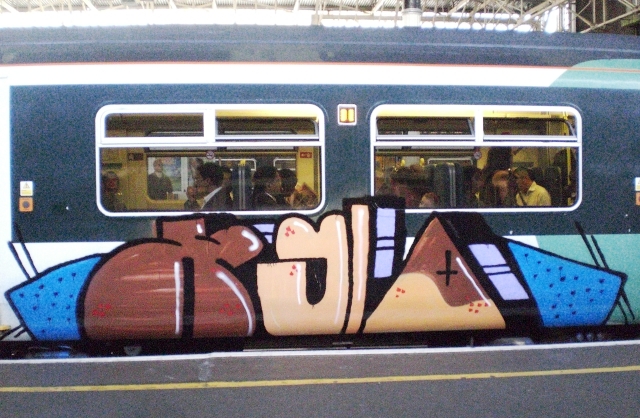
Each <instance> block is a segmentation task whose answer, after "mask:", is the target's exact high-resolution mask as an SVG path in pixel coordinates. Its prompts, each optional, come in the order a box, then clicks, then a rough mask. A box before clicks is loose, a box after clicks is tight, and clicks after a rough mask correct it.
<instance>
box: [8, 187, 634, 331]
mask: <svg viewBox="0 0 640 418" xmlns="http://www.w3.org/2000/svg"><path fill="white" fill-rule="evenodd" d="M405 242H406V230H405V226H404V211H403V209H402V204H401V203H400V202H399V201H398V200H396V199H394V198H389V197H387V198H373V197H372V198H362V199H346V200H345V201H344V205H343V210H341V211H333V212H330V213H327V214H325V215H324V216H322V217H321V218H319V219H318V220H317V221H314V220H311V219H310V218H307V217H304V216H301V215H297V214H290V215H286V216H282V217H280V218H279V219H277V220H276V222H272V223H269V222H268V221H265V222H259V223H258V222H253V223H250V222H249V221H246V220H240V219H237V218H235V217H234V216H231V215H227V214H202V215H190V216H183V217H163V218H159V219H157V220H156V237H153V238H146V239H141V240H135V241H132V242H128V243H125V244H124V245H122V246H120V247H118V248H116V249H115V250H113V251H111V252H109V253H106V254H96V255H92V256H90V257H85V258H82V259H79V260H72V261H69V262H66V263H63V264H61V265H58V266H55V267H52V268H50V269H48V270H46V271H44V272H41V273H38V274H37V275H36V276H35V277H33V278H30V279H29V280H27V281H26V282H24V283H21V284H19V285H18V286H16V287H14V288H12V289H9V290H8V291H7V292H6V293H5V296H6V298H7V300H8V301H9V303H10V304H11V306H12V308H13V309H14V311H15V313H16V315H17V316H18V318H19V319H20V322H21V328H22V329H23V330H24V332H28V333H29V335H30V337H31V338H32V339H35V340H43V341H47V340H48V341H61V340H69V341H73V340H81V339H91V340H110V339H153V338H159V339H191V338H214V337H231V336H251V335H254V334H255V333H256V332H257V331H260V332H266V333H268V334H270V335H274V336H278V335H301V334H341V333H343V334H355V333H382V332H385V333H386V332H409V331H437V330H476V329H505V328H512V329H519V328H522V327H564V326H590V325H601V324H604V323H606V321H607V319H608V318H609V316H610V315H611V313H612V312H613V310H614V309H615V308H616V307H618V306H621V305H620V300H621V299H624V285H625V281H626V275H625V274H624V273H620V272H616V271H612V270H610V269H607V268H601V267H599V266H592V265H587V264H584V263H581V262H577V261H573V260H569V259H566V258H563V257H560V256H558V255H555V254H551V253H549V252H546V251H544V250H541V249H538V248H535V247H532V246H529V245H526V244H522V243H519V242H516V241H511V240H508V239H506V238H503V237H500V236H497V235H495V234H493V233H492V231H491V229H490V228H489V226H488V225H487V224H486V222H485V221H484V219H483V218H482V216H481V215H479V214H477V213H462V212H449V213H437V212H434V213H432V214H431V215H430V216H429V217H428V218H427V219H426V220H425V223H424V225H423V227H422V229H421V230H420V231H419V233H418V234H416V237H415V239H414V241H413V244H412V246H411V248H410V249H409V251H408V252H407V255H406V258H405V257H403V255H404V250H405V248H404V247H405Z"/></svg>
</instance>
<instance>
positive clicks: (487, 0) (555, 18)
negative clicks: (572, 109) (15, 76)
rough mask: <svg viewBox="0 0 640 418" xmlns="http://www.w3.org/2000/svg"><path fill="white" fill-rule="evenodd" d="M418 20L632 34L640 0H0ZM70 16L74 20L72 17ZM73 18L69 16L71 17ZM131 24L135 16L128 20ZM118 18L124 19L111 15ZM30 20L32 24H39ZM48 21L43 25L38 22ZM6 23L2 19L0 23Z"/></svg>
mask: <svg viewBox="0 0 640 418" xmlns="http://www.w3.org/2000/svg"><path fill="white" fill-rule="evenodd" d="M122 11H127V12H129V13H134V14H135V13H137V16H138V17H137V18H134V19H137V24H140V22H142V23H143V24H157V23H176V22H175V20H176V18H177V17H178V16H182V17H186V21H192V22H195V23H223V24H243V23H247V24H285V25H286V24H302V25H305V24H307V25H325V26H354V27H356V26H384V27H396V26H423V27H443V28H444V27H449V28H473V29H491V30H522V31H551V32H610V33H625V34H633V35H637V34H638V27H639V25H640V0H0V26H1V25H2V21H3V20H4V21H5V22H12V23H10V24H9V25H8V26H11V25H12V24H15V22H17V21H25V22H28V21H29V20H30V19H32V20H33V22H36V21H38V19H42V18H43V16H45V15H46V16H47V17H46V18H45V19H47V21H48V22H50V23H49V25H51V24H54V23H51V22H52V20H51V19H52V16H54V18H53V19H54V20H55V16H57V17H58V18H59V20H60V22H62V23H61V24H62V25H74V24H83V23H77V22H79V21H82V22H88V23H85V24H89V25H91V24H97V23H92V22H95V21H96V20H95V19H96V18H97V17H107V16H108V17H111V18H113V19H116V20H118V19H122V17H121V16H123V14H122V13H120V12H122ZM71 17H73V19H75V20H71ZM74 22H76V23H74ZM132 23H133V24H136V22H132ZM118 24H123V23H122V21H121V20H120V21H118ZM42 25H43V24H34V25H33V26H42ZM44 25H47V24H44ZM4 26H6V25H4Z"/></svg>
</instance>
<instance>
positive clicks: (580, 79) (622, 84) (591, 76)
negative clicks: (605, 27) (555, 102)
mask: <svg viewBox="0 0 640 418" xmlns="http://www.w3.org/2000/svg"><path fill="white" fill-rule="evenodd" d="M551 87H573V88H591V89H621V90H640V60H623V59H617V60H596V61H586V62H583V63H580V64H578V65H575V66H573V67H571V68H570V69H568V70H567V71H566V72H564V73H563V74H562V75H561V76H560V77H558V79H557V80H556V81H554V82H553V84H551Z"/></svg>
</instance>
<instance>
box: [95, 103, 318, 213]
mask: <svg viewBox="0 0 640 418" xmlns="http://www.w3.org/2000/svg"><path fill="white" fill-rule="evenodd" d="M105 120H106V123H105V127H106V132H105V133H104V137H105V138H108V140H109V142H108V143H109V147H102V148H99V175H100V182H101V187H100V202H101V206H102V208H103V209H104V210H105V211H107V212H150V211H156V212H158V211H161V212H185V211H188V212H193V211H244V212H246V211H274V210H278V211H281V210H312V209H315V208H317V207H318V205H319V204H320V201H321V190H322V184H321V179H322V175H321V167H322V161H321V157H322V149H321V146H320V141H319V140H318V128H317V121H316V120H315V119H313V118H306V119H305V118H301V117H296V118H284V117H280V118H272V117H247V118H244V119H243V118H241V117H234V118H222V119H220V120H219V121H217V122H216V126H217V127H218V134H219V135H225V137H227V136H231V135H245V137H244V138H243V139H242V143H241V144H240V145H236V144H237V143H233V144H231V146H226V145H225V144H222V142H223V140H217V141H218V142H216V143H213V142H211V144H212V145H211V146H204V145H202V144H201V143H195V145H192V146H191V147H190V146H188V145H186V143H184V142H181V141H183V138H186V140H187V143H188V139H189V138H208V137H207V135H206V133H205V132H203V129H205V125H204V123H203V115H202V114H181V113H171V114H146V113H130V114H121V113H118V114H109V115H107V116H106V117H105ZM246 135H249V136H248V137H247V136H246ZM283 135H285V136H286V137H285V138H283V137H282V136H283ZM119 138H122V140H120V139H119ZM137 138H143V139H142V140H140V139H137ZM167 138H169V142H167ZM274 140H275V141H278V142H277V144H276V145H273V141H274ZM118 141H120V142H118ZM154 141H156V142H157V143H155V144H154ZM171 141H174V142H175V143H172V142H171ZM269 141H271V143H270V144H268V145H267V143H269ZM296 141H298V142H297V143H296ZM219 143H220V144H219ZM128 144H137V145H128ZM144 144H148V146H147V145H144ZM176 144H178V145H176ZM180 144H182V145H180ZM301 144H302V145H301ZM154 145H155V146H154Z"/></svg>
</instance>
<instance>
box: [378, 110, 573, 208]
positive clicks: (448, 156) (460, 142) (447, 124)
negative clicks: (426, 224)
mask: <svg viewBox="0 0 640 418" xmlns="http://www.w3.org/2000/svg"><path fill="white" fill-rule="evenodd" d="M434 109H435V110H434ZM452 109H453V108H452ZM478 109H479V110H478V111H473V107H472V106H466V107H461V109H453V110H452V114H455V113H456V112H457V113H458V114H460V113H464V112H466V113H467V114H469V115H471V114H473V115H476V117H480V119H479V120H476V121H474V120H473V118H472V117H471V116H465V117H459V116H456V117H453V116H452V117H449V116H447V115H446V114H445V111H443V110H442V109H436V108H435V107H434V106H422V107H421V106H415V107H412V108H409V107H407V106H405V107H400V109H399V110H396V108H394V107H393V106H386V107H385V106H382V110H379V114H378V115H379V116H378V118H377V120H375V122H373V123H375V124H376V127H377V131H376V134H377V136H376V137H375V138H373V140H374V169H375V174H374V175H375V179H374V193H375V194H376V195H385V194H386V195H395V196H399V197H402V198H404V200H405V203H406V207H407V208H410V209H413V208H514V209H518V208H525V207H536V208H546V207H550V208H551V207H555V208H569V207H571V206H573V205H574V204H575V203H576V202H577V201H578V198H579V196H578V190H579V188H578V180H579V179H578V178H577V173H578V172H579V167H578V166H577V163H578V161H579V160H580V159H579V158H578V156H579V153H580V143H579V138H578V136H577V132H578V129H577V126H576V123H577V118H576V116H575V115H574V114H572V111H571V110H570V109H560V108H551V109H540V110H536V109H524V110H523V109H507V108H498V109H497V110H496V109H491V108H488V107H479V108H478ZM402 112H407V116H406V117H405V116H404V115H403V114H402ZM409 113H410V115H409ZM436 113H437V114H436ZM419 114H422V115H421V116H416V115H419ZM390 115H393V116H390ZM476 122H477V124H478V125H479V126H482V132H474V130H473V126H474V124H475V123H476ZM457 135H459V136H457ZM469 141H473V142H474V143H473V144H470V143H469ZM514 144H516V145H514Z"/></svg>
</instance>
